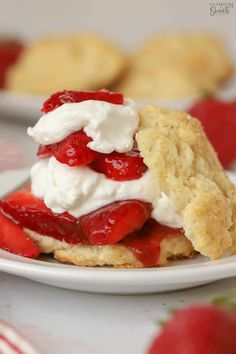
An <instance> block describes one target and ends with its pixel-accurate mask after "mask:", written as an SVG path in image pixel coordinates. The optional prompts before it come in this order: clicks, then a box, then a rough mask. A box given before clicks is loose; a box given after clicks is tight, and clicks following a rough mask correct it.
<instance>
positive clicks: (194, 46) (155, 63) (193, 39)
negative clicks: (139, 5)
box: [118, 33, 232, 99]
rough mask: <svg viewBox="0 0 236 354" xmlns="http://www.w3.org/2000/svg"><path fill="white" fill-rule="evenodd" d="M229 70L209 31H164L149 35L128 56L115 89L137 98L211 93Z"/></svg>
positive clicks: (165, 97)
mask: <svg viewBox="0 0 236 354" xmlns="http://www.w3.org/2000/svg"><path fill="white" fill-rule="evenodd" d="M231 73H232V65H231V63H230V60H229V58H228V55H227V53H226V50H225V48H224V46H223V44H222V42H221V40H220V38H218V37H216V36H215V35H213V34H209V33H177V34H176V33H166V34H162V35H158V36H154V37H152V38H150V40H149V41H148V42H147V43H145V44H144V45H143V46H142V47H141V48H140V49H139V50H137V52H136V53H134V54H133V55H132V56H131V57H130V59H129V68H128V70H127V72H126V74H125V75H124V76H123V79H122V80H121V81H120V83H119V85H118V90H120V91H121V92H124V93H125V94H126V95H128V96H131V97H136V98H141V99H142V98H150V97H153V98H161V99H167V98H175V97H183V96H187V95H202V94H204V93H206V92H207V93H212V94H213V93H214V92H215V91H216V90H217V87H218V86H219V85H220V84H221V83H222V82H223V81H225V80H226V79H227V78H228V77H229V76H230V74H231Z"/></svg>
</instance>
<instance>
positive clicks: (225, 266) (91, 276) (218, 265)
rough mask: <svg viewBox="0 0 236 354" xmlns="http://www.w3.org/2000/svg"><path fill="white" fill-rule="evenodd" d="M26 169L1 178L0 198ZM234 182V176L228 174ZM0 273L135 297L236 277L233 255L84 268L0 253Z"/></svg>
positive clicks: (235, 178) (67, 286) (25, 174)
mask: <svg viewBox="0 0 236 354" xmlns="http://www.w3.org/2000/svg"><path fill="white" fill-rule="evenodd" d="M28 176H29V170H27V169H24V170H18V171H11V172H6V173H4V174H1V175H0V186H1V192H0V196H3V195H5V194H6V193H8V192H9V191H10V190H11V189H15V188H17V187H18V186H19V185H20V184H22V182H23V181H24V180H26V179H27V178H28ZM229 176H230V178H231V179H232V181H233V182H234V183H236V173H234V172H230V173H229ZM0 270H1V271H3V272H7V273H10V274H15V275H18V276H21V277H24V278H28V279H32V280H35V281H37V282H40V283H45V284H49V285H52V286H57V287H61V288H66V289H74V290H80V291H89V292H96V293H113V294H114V293H116V294H137V293H139V294H140V293H153V292H164V291H170V290H178V289H185V288H190V287H194V286H197V285H201V284H206V283H210V282H213V281H216V280H220V279H224V278H228V277H232V276H236V256H231V257H225V258H223V259H221V260H218V261H209V259H207V258H205V257H203V256H200V255H199V256H197V257H196V258H194V259H193V260H185V261H177V262H172V263H171V264H170V265H169V266H168V267H162V268H152V269H151V268H150V269H134V270H132V269H111V268H84V267H78V266H72V265H65V264H61V263H57V262H56V261H55V260H53V259H52V258H51V257H42V258H41V259H40V260H31V259H27V258H24V257H20V256H16V255H13V254H11V253H9V252H6V251H3V250H0Z"/></svg>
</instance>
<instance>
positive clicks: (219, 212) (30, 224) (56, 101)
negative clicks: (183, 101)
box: [0, 90, 236, 268]
mask: <svg viewBox="0 0 236 354" xmlns="http://www.w3.org/2000/svg"><path fill="white" fill-rule="evenodd" d="M42 112H43V116H42V117H41V118H40V119H39V121H38V122H37V123H36V125H35V126H34V127H32V128H28V135H29V136H30V137H32V138H33V139H34V140H35V141H36V142H37V143H39V144H40V145H39V149H38V158H39V159H38V162H36V163H35V164H34V165H33V167H32V169H31V185H30V186H28V187H27V188H24V189H23V190H21V191H18V192H15V193H13V194H11V195H9V196H7V197H6V198H4V199H2V200H0V211H1V214H0V246H1V247H2V248H4V249H6V250H9V251H11V252H13V253H17V254H20V255H23V256H26V257H37V256H38V255H39V254H40V253H52V254H53V255H54V257H55V258H56V259H57V260H59V261H61V262H66V263H71V264H75V265H80V266H114V267H126V268H141V267H154V266H160V265H165V264H166V263H167V262H168V261H169V260H172V259H179V258H190V257H192V256H193V255H194V254H195V253H196V252H200V253H201V254H203V255H205V256H208V257H210V258H211V259H217V258H220V257H221V256H223V254H224V253H226V252H233V251H234V247H235V244H236V227H235V209H236V189H235V187H234V185H233V184H232V183H231V182H230V181H229V179H228V177H227V176H226V175H225V172H224V170H223V168H222V166H221V165H220V163H219V161H218V159H217V156H216V154H215V152H214V150H213V148H212V146H211V145H210V143H209V142H208V140H207V138H206V136H205V133H204V131H203V129H202V127H201V125H200V123H199V122H198V121H197V120H196V119H194V118H192V117H191V116H190V115H188V114H186V113H183V112H180V111H173V110H167V109H161V108H158V107H155V106H148V107H146V108H144V109H143V110H142V111H141V112H139V113H138V112H137V109H136V106H135V103H134V102H133V101H132V100H131V99H128V98H125V97H124V96H123V95H122V94H120V93H112V92H109V91H106V90H101V91H97V92H80V91H62V92H58V93H55V94H53V95H52V96H51V97H50V98H49V99H48V100H47V101H46V102H45V103H44V105H43V107H42Z"/></svg>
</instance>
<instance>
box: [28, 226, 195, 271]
mask: <svg viewBox="0 0 236 354" xmlns="http://www.w3.org/2000/svg"><path fill="white" fill-rule="evenodd" d="M24 230H25V232H26V233H27V235H28V236H29V237H30V238H32V239H33V240H34V241H35V243H36V244H37V246H38V247H39V249H40V252H41V253H47V254H49V253H52V254H53V256H54V258H56V259H57V260H58V261H60V262H63V263H69V264H74V265H78V266H84V267H96V266H112V267H115V268H144V267H145V266H144V265H143V264H142V263H141V262H140V261H139V260H138V259H137V258H136V257H135V255H134V253H133V252H132V250H131V249H129V248H128V247H126V246H125V245H124V244H123V243H122V241H121V242H119V243H117V244H114V245H105V246H96V245H85V244H77V245H72V244H69V243H67V242H64V241H58V240H56V239H55V238H53V237H50V236H45V235H40V234H39V233H36V232H35V231H32V230H29V229H24ZM194 254H195V251H194V249H193V246H192V244H191V242H190V241H189V240H188V239H187V238H186V237H185V236H183V235H181V236H179V235H176V234H173V236H172V235H171V234H170V235H168V237H167V238H165V239H163V240H162V241H161V243H160V254H159V257H158V261H157V264H155V265H154V266H155V267H157V266H163V265H166V264H167V263H168V262H169V261H171V260H176V259H183V258H192V257H193V256H194Z"/></svg>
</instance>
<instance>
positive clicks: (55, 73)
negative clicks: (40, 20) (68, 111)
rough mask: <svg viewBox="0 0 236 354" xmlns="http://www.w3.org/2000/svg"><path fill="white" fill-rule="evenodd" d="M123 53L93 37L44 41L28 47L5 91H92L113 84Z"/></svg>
mask: <svg viewBox="0 0 236 354" xmlns="http://www.w3.org/2000/svg"><path fill="white" fill-rule="evenodd" d="M124 66H125V56H124V54H123V52H122V51H121V50H120V49H119V48H117V47H116V46H115V45H113V44H112V43H110V42H108V41H107V40H105V39H104V38H102V37H100V36H98V35H95V34H86V33H85V34H75V35H71V36H67V37H47V38H42V39H39V40H37V41H36V42H34V43H32V45H29V47H28V48H26V49H25V51H24V52H23V53H22V56H21V57H20V59H19V61H18V62H17V63H16V65H15V66H13V67H12V69H11V70H10V71H9V73H8V78H7V88H8V89H9V90H12V91H18V92H26V93H33V94H51V93H53V92H55V91H59V90H63V89H68V90H96V89H101V88H104V87H107V86H109V85H111V84H112V83H113V81H114V80H116V79H117V78H118V77H119V76H120V74H121V72H122V71H123V69H124Z"/></svg>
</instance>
